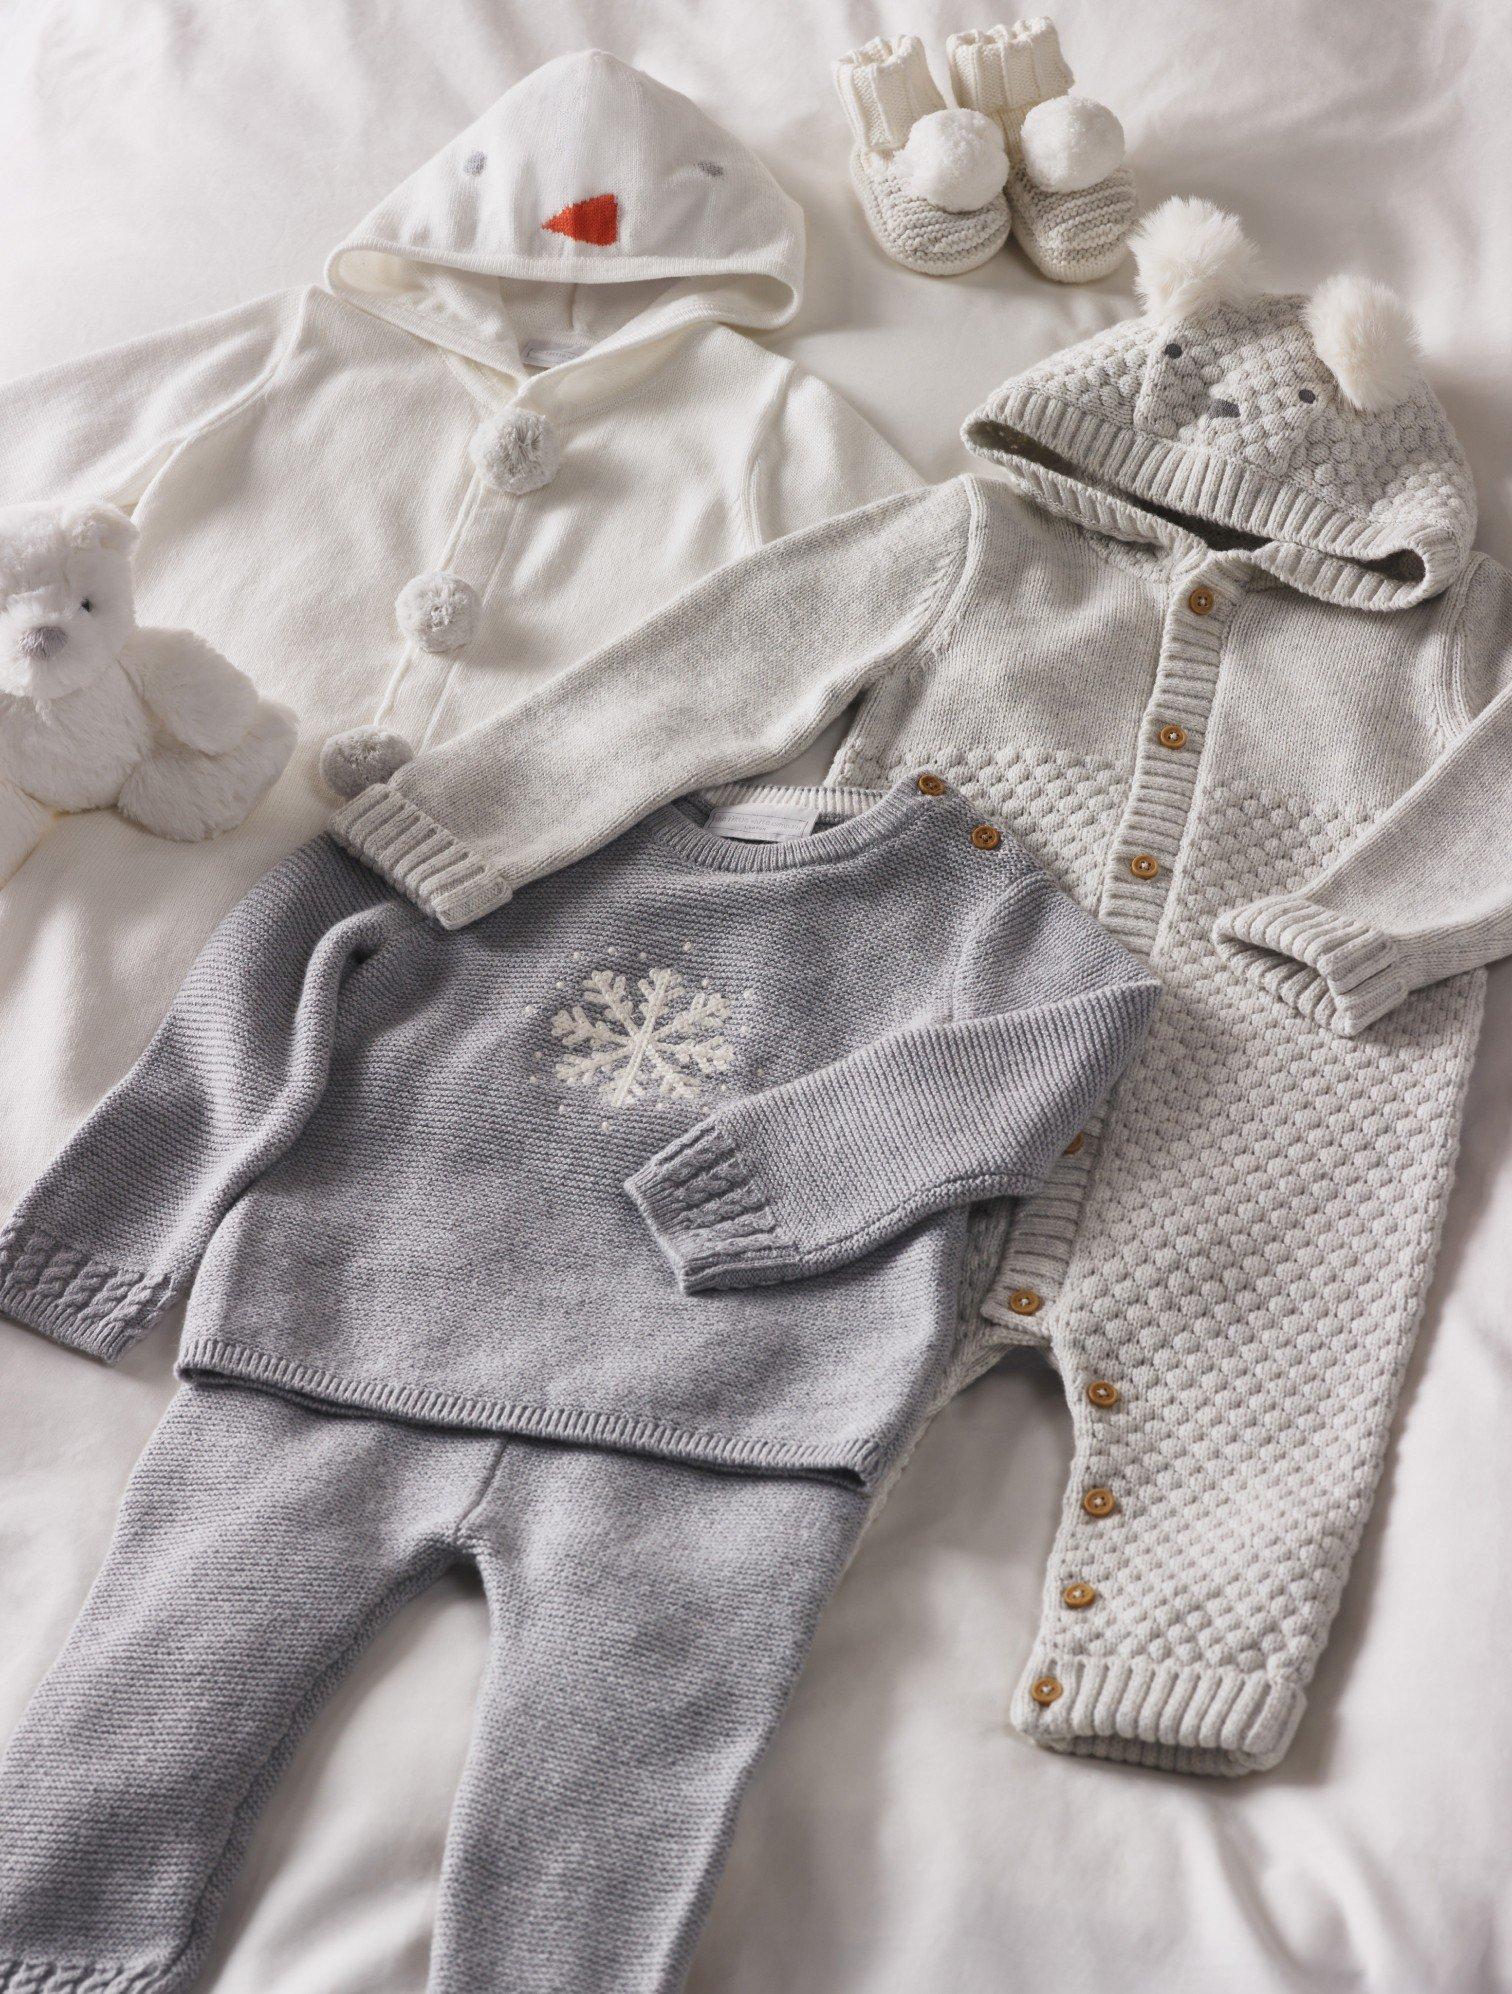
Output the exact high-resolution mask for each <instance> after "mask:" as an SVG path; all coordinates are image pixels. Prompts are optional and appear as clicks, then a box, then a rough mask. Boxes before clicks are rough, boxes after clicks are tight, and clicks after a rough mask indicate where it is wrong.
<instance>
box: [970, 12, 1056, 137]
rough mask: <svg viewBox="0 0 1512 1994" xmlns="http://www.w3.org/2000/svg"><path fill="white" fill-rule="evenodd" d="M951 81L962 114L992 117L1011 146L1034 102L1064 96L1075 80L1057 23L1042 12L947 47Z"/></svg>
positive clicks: (976, 30) (974, 33) (974, 30)
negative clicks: (977, 113)
mask: <svg viewBox="0 0 1512 1994" xmlns="http://www.w3.org/2000/svg"><path fill="white" fill-rule="evenodd" d="M946 57H947V60H948V62H949V64H950V83H951V88H952V90H953V91H954V92H955V100H956V102H957V103H958V104H959V105H960V106H961V108H962V109H963V110H968V111H985V112H986V114H987V116H988V117H989V118H996V119H997V120H998V121H999V123H1000V124H1001V125H1002V127H1003V130H1004V132H1005V133H1006V135H1007V138H1008V143H1009V145H1010V146H1014V145H1017V143H1018V135H1019V127H1020V126H1021V125H1022V124H1023V122H1024V119H1025V116H1026V115H1027V114H1028V113H1029V112H1030V111H1032V110H1033V109H1034V107H1035V105H1036V104H1043V103H1044V101H1045V99H1046V98H1047V97H1063V96H1064V95H1065V94H1066V92H1067V91H1068V90H1069V89H1070V88H1071V85H1072V83H1073V82H1074V80H1075V79H1074V78H1073V76H1072V74H1071V71H1070V68H1069V66H1068V65H1067V62H1066V59H1065V57H1064V56H1063V55H1062V54H1061V46H1060V36H1059V35H1058V34H1057V33H1056V31H1055V23H1054V22H1053V21H1051V20H1049V19H1047V18H1046V17H1045V16H1044V15H1043V14H1041V15H1040V16H1038V17H1037V18H1036V19H1035V20H1032V21H1015V22H1014V24H1013V26H1012V27H1011V28H1007V27H996V28H972V29H970V30H969V31H968V32H967V33H965V34H962V35H952V36H951V38H950V40H949V42H948V43H947V44H946Z"/></svg>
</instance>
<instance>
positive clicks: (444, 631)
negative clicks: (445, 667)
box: [394, 568, 478, 655]
mask: <svg viewBox="0 0 1512 1994" xmlns="http://www.w3.org/2000/svg"><path fill="white" fill-rule="evenodd" d="M394 614H395V616H396V617H397V618H398V619H399V628H400V629H401V630H402V631H403V632H404V634H405V636H406V637H408V638H409V640H410V641H411V643H414V644H418V645H419V646H420V649H421V650H422V651H430V652H433V653H435V654H437V655H443V654H444V653H446V652H447V651H460V650H461V649H462V647H463V645H464V644H466V643H468V642H469V641H470V640H471V638H472V635H473V632H474V631H475V630H476V629H477V627H478V591H477V590H476V589H475V588H474V587H473V585H472V583H471V582H465V581H463V579H462V577H461V576H460V575H453V574H449V573H448V572H447V571H446V569H444V568H438V569H437V570H436V571H435V572H434V573H433V574H428V575H415V576H414V577H412V579H411V580H409V581H407V582H406V583H405V584H404V587H403V588H402V589H400V591H399V594H398V596H397V598H396V599H395V602H394Z"/></svg>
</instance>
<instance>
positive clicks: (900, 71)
mask: <svg viewBox="0 0 1512 1994" xmlns="http://www.w3.org/2000/svg"><path fill="white" fill-rule="evenodd" d="M835 88H836V89H837V90H838V91H839V93H840V102H841V103H842V104H843V105H844V106H845V115H846V117H847V118H848V119H849V120H850V128H851V131H852V132H853V133H854V134H855V139H856V143H857V145H859V146H860V147H862V148H863V150H865V151H867V152H896V151H897V149H898V147H899V146H900V145H902V144H904V143H905V141H906V140H907V138H908V134H909V132H910V131H912V129H913V127H914V124H915V123H916V122H917V120H918V119H920V118H922V117H926V116H927V115H928V114H929V113H930V112H931V111H943V110H944V108H945V99H944V98H943V97H942V96H941V95H940V92H939V89H938V87H937V86H936V83H935V80H934V78H933V77H932V76H931V75H930V73H929V63H928V61H927V59H926V58H925V54H924V44H923V43H922V42H921V41H920V40H919V37H918V36H917V35H898V36H896V37H894V38H889V37H888V36H886V35H879V36H878V37H877V39H876V40H875V41H870V42H867V43H866V45H865V46H864V47H863V48H858V49H853V50H852V51H851V53H850V54H849V55H843V56H841V58H840V60H839V61H838V62H837V63H836V64H835Z"/></svg>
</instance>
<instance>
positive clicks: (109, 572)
mask: <svg viewBox="0 0 1512 1994" xmlns="http://www.w3.org/2000/svg"><path fill="white" fill-rule="evenodd" d="M136 539H137V530H136V528H135V527H134V526H133V525H132V523H131V521H130V520H129V519H128V518H127V517H126V515H125V513H123V512H118V511H117V510H116V508H115V507H114V506H113V505H105V504H101V503H93V504H83V505H72V506H52V505H18V506H7V507H3V508H0V885H3V883H4V882H5V881H6V880H7V879H9V878H10V877H11V875H12V874H13V873H14V872H15V870H16V868H17V867H18V866H19V865H20V864H21V862H22V860H23V859H25V858H26V856H27V854H28V853H29V852H30V851H31V850H32V849H33V847H34V846H35V845H36V844H37V843H38V841H39V840H40V838H41V837H42V835H43V833H44V832H45V831H46V830H47V828H48V826H49V824H50V823H51V822H52V819H53V816H54V814H55V813H56V812H59V811H67V810H98V809H102V808H104V807H105V806H106V805H108V804H112V803H113V804H114V805H115V807H116V808H117V809H118V810H119V811H120V812H121V814H122V816H123V817H129V818H130V819H131V821H132V822H133V823H134V824H140V825H141V826H142V828H143V829H144V830H147V831H152V832H155V833H156V834H157V836H158V837H160V838H210V837H214V836H215V835H216V833H217V832H220V831H229V830H230V829H231V828H232V826H233V825H236V824H239V823H240V822H241V821H242V819H243V818H244V817H245V816H246V815H247V814H248V812H249V811H250V810H251V809H252V808H253V806H254V805H255V804H256V803H257V802H258V801H259V800H260V799H261V797H262V796H263V795H264V794H265V793H266V792H267V790H269V789H270V788H271V787H272V785H273V784H274V783H275V782H276V781H277V779H278V777H279V775H280V774H281V773H282V770H283V767H284V764H285V763H286V762H287V761H288V759H289V755H290V752H291V751H292V749H293V746H294V735H295V726H294V718H293V715H292V714H290V713H289V712H287V711H286V710H285V709H284V708H283V707H281V706H273V705H270V704H269V703H268V702H267V701H265V700H262V699H259V697H258V695H257V690H256V688H255V687H254V686H253V684H252V682H251V680H250V679H248V678H245V677H244V676H243V675H242V673H241V672H239V671H238V670H237V669H236V667H235V666H234V665H232V664H229V663H228V662H227V661H226V659H224V658H223V657H222V656H221V655H220V653H219V652H218V651H213V650H212V649H211V648H210V646H209V645H208V644H207V643H205V642H204V640H203V639H202V638H199V637H196V636H194V635H193V633H192V632H190V631H188V630H139V629H138V628H137V627H136V619H135V614H134V611H133V606H132V592H131V550H132V548H133V547H134V546H135V544H136Z"/></svg>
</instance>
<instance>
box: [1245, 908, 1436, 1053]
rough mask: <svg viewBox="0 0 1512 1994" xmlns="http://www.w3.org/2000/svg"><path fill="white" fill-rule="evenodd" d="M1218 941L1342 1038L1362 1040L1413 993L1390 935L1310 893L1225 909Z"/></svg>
mask: <svg viewBox="0 0 1512 1994" xmlns="http://www.w3.org/2000/svg"><path fill="white" fill-rule="evenodd" d="M1213 939H1214V941H1215V942H1216V943H1217V945H1218V951H1219V954H1220V955H1222V956H1224V957H1225V958H1226V959H1227V960H1228V961H1229V962H1230V963H1231V964H1232V965H1233V967H1234V968H1235V969H1238V970H1240V971H1242V972H1243V974H1244V975H1245V976H1247V977H1249V979H1250V980H1251V982H1254V983H1258V984H1260V985H1262V987H1263V988H1265V989H1266V990H1268V991H1269V992H1270V993H1271V995H1272V996H1273V997H1278V998H1279V999H1280V1000H1281V1002H1282V1003H1283V1004H1289V1005H1290V1006H1291V1007H1292V1009H1293V1010H1294V1011H1300V1012H1301V1013H1302V1015H1303V1017H1304V1018H1311V1019H1312V1020H1313V1021H1314V1022H1315V1023H1316V1024H1320V1025H1326V1026H1327V1027H1328V1029H1329V1030H1330V1031H1333V1032H1337V1033H1338V1034H1339V1035H1340V1037H1341V1038H1354V1037H1355V1036H1356V1035H1357V1034H1358V1033H1360V1032H1363V1031H1364V1030H1365V1029H1366V1028H1367V1026H1370V1025H1373V1024H1374V1023H1375V1021H1376V1019H1377V1018H1383V1017H1385V1015H1386V1013H1387V1012H1388V1011H1390V1010H1392V1009H1394V1008H1395V1006H1396V1005H1398V1004H1399V1003H1400V1002H1401V1001H1402V998H1403V997H1404V996H1405V995H1406V994H1407V986H1406V982H1405V980H1404V978H1403V975H1402V970H1401V964H1400V962H1399V961H1398V959H1397V952H1396V948H1395V946H1394V945H1393V943H1392V941H1391V939H1390V937H1389V936H1387V935H1383V934H1382V933H1381V932H1380V930H1379V929H1377V928H1371V927H1367V926H1366V924H1365V923H1364V922H1363V921H1351V920H1350V919H1349V918H1348V917H1347V916H1346V915H1343V914H1336V913H1334V912H1332V910H1331V909H1329V908H1327V907H1320V906H1318V905H1317V903H1316V902H1315V901H1312V900H1309V899H1308V898H1307V896H1306V894H1304V893H1286V894H1279V895H1277V896H1276V898H1274V899H1271V900H1254V901H1251V903H1250V904H1249V906H1247V907H1240V908H1237V909H1235V910H1233V911H1231V912H1230V913H1227V914H1220V915H1219V917H1218V922H1217V925H1216V926H1215V928H1214V929H1213Z"/></svg>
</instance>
